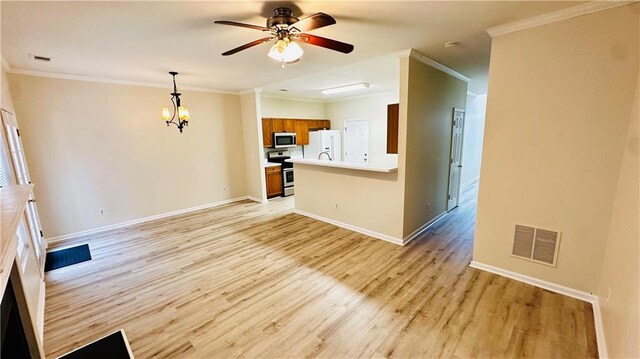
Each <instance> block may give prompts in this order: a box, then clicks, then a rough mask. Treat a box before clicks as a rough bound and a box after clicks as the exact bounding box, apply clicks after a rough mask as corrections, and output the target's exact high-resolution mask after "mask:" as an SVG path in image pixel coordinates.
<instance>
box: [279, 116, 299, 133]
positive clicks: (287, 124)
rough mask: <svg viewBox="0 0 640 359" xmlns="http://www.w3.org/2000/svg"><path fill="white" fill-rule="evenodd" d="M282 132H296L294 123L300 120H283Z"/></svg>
mask: <svg viewBox="0 0 640 359" xmlns="http://www.w3.org/2000/svg"><path fill="white" fill-rule="evenodd" d="M283 121H284V131H283V132H296V122H300V121H301V120H294V119H291V118H285V119H284V120H283Z"/></svg>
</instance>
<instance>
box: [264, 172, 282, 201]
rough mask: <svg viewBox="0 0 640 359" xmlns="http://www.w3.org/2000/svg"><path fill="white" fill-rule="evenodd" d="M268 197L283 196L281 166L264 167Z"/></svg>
mask: <svg viewBox="0 0 640 359" xmlns="http://www.w3.org/2000/svg"><path fill="white" fill-rule="evenodd" d="M264 172H265V177H266V184H267V198H273V197H278V196H282V169H281V168H280V166H273V167H266V168H265V169H264Z"/></svg>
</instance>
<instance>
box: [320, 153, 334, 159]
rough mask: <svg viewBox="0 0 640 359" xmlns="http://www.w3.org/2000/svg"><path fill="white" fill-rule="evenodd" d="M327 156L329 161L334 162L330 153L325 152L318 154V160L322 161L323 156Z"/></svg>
mask: <svg viewBox="0 0 640 359" xmlns="http://www.w3.org/2000/svg"><path fill="white" fill-rule="evenodd" d="M323 154H324V155H327V157H329V161H333V159H332V158H331V155H330V154H329V151H323V152H320V153H318V159H319V160H321V159H322V155H323Z"/></svg>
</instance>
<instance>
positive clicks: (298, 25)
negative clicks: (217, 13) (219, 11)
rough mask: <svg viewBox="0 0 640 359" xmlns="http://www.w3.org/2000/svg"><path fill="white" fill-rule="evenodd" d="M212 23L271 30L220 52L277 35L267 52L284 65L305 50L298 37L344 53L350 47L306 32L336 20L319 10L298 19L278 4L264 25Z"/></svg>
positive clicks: (291, 61) (228, 22) (246, 45)
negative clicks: (255, 38)
mask: <svg viewBox="0 0 640 359" xmlns="http://www.w3.org/2000/svg"><path fill="white" fill-rule="evenodd" d="M215 23H216V24H221V25H230V26H238V27H244V28H248V29H253V30H258V31H263V32H268V33H270V34H271V36H269V37H265V38H262V39H258V40H255V41H252V42H250V43H247V44H244V45H242V46H238V47H236V48H234V49H231V50H229V51H227V52H224V53H222V56H229V55H233V54H235V53H238V52H240V51H242V50H246V49H248V48H251V47H254V46H257V45H260V44H263V43H265V42H269V41H272V40H274V39H277V40H276V43H275V44H274V45H273V46H272V47H271V49H270V50H269V53H268V54H267V56H269V57H270V58H272V59H274V60H277V61H279V62H280V63H281V64H282V67H283V68H284V67H285V64H290V63H294V62H297V61H298V60H299V59H300V57H302V55H303V54H304V51H303V50H302V48H301V47H300V45H298V44H297V43H296V42H297V41H301V42H304V43H306V44H309V45H314V46H319V47H324V48H327V49H330V50H334V51H338V52H342V53H344V54H348V53H350V52H351V51H353V45H350V44H347V43H344V42H340V41H336V40H332V39H327V38H324V37H320V36H315V35H310V34H306V33H305V32H307V31H311V30H315V29H319V28H321V27H325V26H329V25H333V24H335V23H336V20H335V19H334V18H333V17H331V16H329V15H327V14H325V13H322V12H319V13H315V14H313V15H311V16H309V17H306V18H304V19H302V20H300V19H298V18H297V17H295V16H293V11H292V10H291V9H289V8H285V7H279V8H276V9H275V10H273V16H271V17H270V18H268V19H267V22H266V26H265V27H263V26H257V25H250V24H243V23H239V22H234V21H215Z"/></svg>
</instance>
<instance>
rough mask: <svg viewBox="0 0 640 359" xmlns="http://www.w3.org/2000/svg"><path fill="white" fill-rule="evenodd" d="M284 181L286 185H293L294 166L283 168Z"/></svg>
mask: <svg viewBox="0 0 640 359" xmlns="http://www.w3.org/2000/svg"><path fill="white" fill-rule="evenodd" d="M282 181H283V182H284V187H292V186H293V168H286V169H284V170H282Z"/></svg>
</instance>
